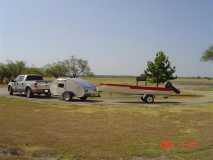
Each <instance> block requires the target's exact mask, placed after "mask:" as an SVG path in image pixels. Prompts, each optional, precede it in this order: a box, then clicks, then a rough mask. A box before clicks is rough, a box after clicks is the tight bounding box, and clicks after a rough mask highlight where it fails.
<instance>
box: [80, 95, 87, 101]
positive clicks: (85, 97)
mask: <svg viewBox="0 0 213 160" xmlns="http://www.w3.org/2000/svg"><path fill="white" fill-rule="evenodd" d="M87 98H88V97H87V96H83V97H80V100H82V101H86V100H87Z"/></svg>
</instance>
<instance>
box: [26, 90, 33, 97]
mask: <svg viewBox="0 0 213 160" xmlns="http://www.w3.org/2000/svg"><path fill="white" fill-rule="evenodd" d="M26 97H27V98H32V97H33V93H32V90H31V89H30V88H27V89H26Z"/></svg>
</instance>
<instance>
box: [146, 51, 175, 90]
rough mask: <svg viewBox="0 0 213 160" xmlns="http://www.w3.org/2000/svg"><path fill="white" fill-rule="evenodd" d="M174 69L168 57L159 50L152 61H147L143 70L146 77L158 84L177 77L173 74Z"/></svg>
mask: <svg viewBox="0 0 213 160" xmlns="http://www.w3.org/2000/svg"><path fill="white" fill-rule="evenodd" d="M175 71H176V70H175V67H172V66H171V63H170V61H169V59H168V57H167V56H166V55H165V53H164V52H162V51H160V52H158V53H157V54H156V57H155V59H154V61H153V62H151V61H148V63H147V68H146V70H145V71H144V72H145V74H146V76H147V78H148V79H150V80H151V81H152V82H154V83H157V86H158V85H159V84H160V83H164V82H166V81H168V80H172V79H175V78H177V77H175V76H174V75H173V74H174V73H175Z"/></svg>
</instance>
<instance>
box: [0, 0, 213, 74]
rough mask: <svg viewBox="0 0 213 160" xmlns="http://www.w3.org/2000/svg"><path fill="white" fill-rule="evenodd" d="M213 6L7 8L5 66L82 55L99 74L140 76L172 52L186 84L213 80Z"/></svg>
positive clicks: (135, 1)
mask: <svg viewBox="0 0 213 160" xmlns="http://www.w3.org/2000/svg"><path fill="white" fill-rule="evenodd" d="M212 7H213V1H212V0H18V1H17V0H0V61H1V62H4V61H5V60H7V59H12V60H24V61H26V62H27V63H28V65H36V66H43V65H44V64H47V63H51V62H54V61H57V60H63V59H65V58H69V57H70V56H71V55H75V56H77V57H80V58H84V59H87V60H88V61H89V63H90V65H91V68H92V70H93V71H94V72H95V73H96V74H114V75H116V74H119V75H121V74H125V75H137V74H140V73H141V72H143V70H144V67H145V65H146V62H147V61H148V60H152V59H153V58H154V55H155V53H156V52H157V51H159V50H163V51H165V52H166V53H167V54H168V56H169V58H170V59H171V61H172V63H173V64H174V65H175V66H176V67H177V74H178V75H179V76H213V63H204V62H201V61H200V57H201V54H202V52H203V51H204V50H205V49H206V48H208V47H209V45H211V44H213V21H212V18H213V12H212Z"/></svg>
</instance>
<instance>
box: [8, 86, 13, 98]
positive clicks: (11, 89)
mask: <svg viewBox="0 0 213 160" xmlns="http://www.w3.org/2000/svg"><path fill="white" fill-rule="evenodd" d="M8 92H9V95H11V96H12V95H13V88H12V87H11V86H9V87H8Z"/></svg>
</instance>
